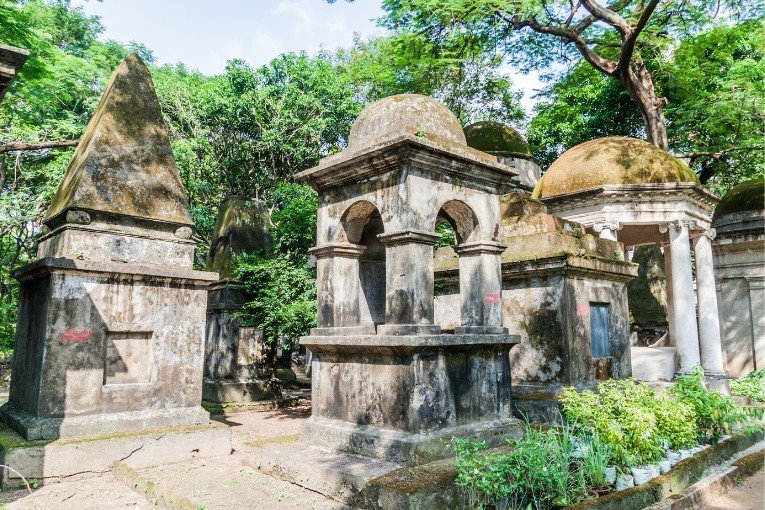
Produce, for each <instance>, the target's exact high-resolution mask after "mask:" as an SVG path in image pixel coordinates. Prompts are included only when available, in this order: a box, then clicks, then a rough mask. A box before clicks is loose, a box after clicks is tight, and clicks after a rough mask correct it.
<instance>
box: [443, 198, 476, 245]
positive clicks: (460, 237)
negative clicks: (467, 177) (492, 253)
mask: <svg viewBox="0 0 765 510" xmlns="http://www.w3.org/2000/svg"><path fill="white" fill-rule="evenodd" d="M443 222H448V223H449V224H450V225H451V226H452V228H453V229H454V233H455V235H456V237H457V244H462V243H466V242H468V241H475V240H476V239H477V238H478V236H479V235H480V228H479V221H478V217H477V216H476V214H475V212H473V209H472V208H471V207H470V206H469V205H467V204H466V203H465V202H463V201H461V200H449V201H447V202H445V203H444V204H443V205H442V206H441V208H440V209H439V210H438V214H437V215H436V226H438V225H439V224H441V223H443Z"/></svg>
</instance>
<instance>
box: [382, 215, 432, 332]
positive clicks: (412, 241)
mask: <svg viewBox="0 0 765 510" xmlns="http://www.w3.org/2000/svg"><path fill="white" fill-rule="evenodd" d="M440 237H441V236H440V235H439V234H437V233H435V232H425V231H420V230H402V231H399V232H391V233H387V234H380V235H379V236H378V238H379V239H380V242H382V243H383V244H384V245H385V281H386V289H385V324H381V325H380V326H378V327H377V331H378V333H380V334H387V335H414V334H428V333H431V334H432V333H440V332H441V328H440V327H439V326H438V325H435V324H433V306H434V301H433V246H434V245H435V244H436V242H437V241H438V239H440Z"/></svg>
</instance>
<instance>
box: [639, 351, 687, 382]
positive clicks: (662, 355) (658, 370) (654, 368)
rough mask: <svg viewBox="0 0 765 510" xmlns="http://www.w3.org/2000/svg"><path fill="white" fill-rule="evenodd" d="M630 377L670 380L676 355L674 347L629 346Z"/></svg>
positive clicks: (642, 379)
mask: <svg viewBox="0 0 765 510" xmlns="http://www.w3.org/2000/svg"><path fill="white" fill-rule="evenodd" d="M630 355H631V357H632V377H634V378H635V379H637V380H638V381H671V380H672V379H674V377H675V370H676V368H677V355H676V349H675V348H674V347H630Z"/></svg>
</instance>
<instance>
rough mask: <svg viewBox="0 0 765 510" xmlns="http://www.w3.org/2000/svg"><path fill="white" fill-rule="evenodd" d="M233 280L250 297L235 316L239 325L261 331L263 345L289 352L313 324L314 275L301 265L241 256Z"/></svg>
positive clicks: (287, 259)
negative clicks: (241, 284)
mask: <svg viewBox="0 0 765 510" xmlns="http://www.w3.org/2000/svg"><path fill="white" fill-rule="evenodd" d="M236 278H237V279H238V280H239V281H241V282H242V283H243V284H244V286H245V290H246V291H247V292H248V293H249V294H250V295H252V296H254V299H253V300H252V301H249V302H248V303H246V304H245V305H244V308H243V309H242V311H241V312H239V314H238V316H239V318H240V320H241V321H242V324H243V325H245V326H257V327H258V328H260V329H262V330H263V338H264V340H265V341H266V342H267V343H269V344H271V345H278V346H280V347H282V348H284V349H292V347H293V346H294V345H295V344H296V343H297V341H298V339H299V338H300V337H301V336H302V335H305V334H307V333H308V330H309V329H310V328H311V327H313V326H314V325H315V324H316V275H315V274H314V271H313V269H311V268H310V267H308V265H307V264H306V263H305V262H302V261H299V260H297V261H296V260H293V259H289V258H286V257H277V258H265V257H263V256H261V255H257V254H253V255H245V256H243V257H242V258H240V259H239V261H238V263H237V269H236Z"/></svg>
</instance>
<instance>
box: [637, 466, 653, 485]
mask: <svg viewBox="0 0 765 510" xmlns="http://www.w3.org/2000/svg"><path fill="white" fill-rule="evenodd" d="M632 477H633V478H634V480H635V485H643V484H644V483H646V482H648V480H650V479H651V478H653V469H652V468H651V466H638V467H634V468H632Z"/></svg>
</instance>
